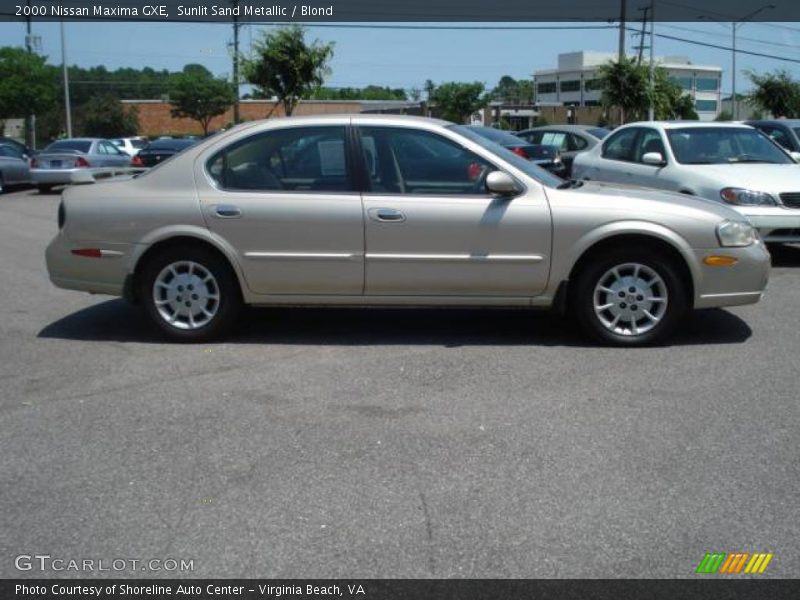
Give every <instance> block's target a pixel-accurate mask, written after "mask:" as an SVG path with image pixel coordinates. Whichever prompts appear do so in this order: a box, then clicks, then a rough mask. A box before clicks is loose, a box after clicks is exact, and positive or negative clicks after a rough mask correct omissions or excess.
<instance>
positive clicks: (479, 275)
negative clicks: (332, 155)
mask: <svg viewBox="0 0 800 600" xmlns="http://www.w3.org/2000/svg"><path fill="white" fill-rule="evenodd" d="M357 131H358V136H357V137H358V139H359V141H360V145H361V148H362V151H361V153H360V155H361V156H362V159H363V160H362V164H361V166H362V171H363V172H362V175H363V180H364V182H365V185H366V188H367V189H366V191H365V192H364V211H365V231H366V240H365V241H366V278H365V279H366V281H365V294H366V295H370V296H495V297H497V296H502V297H520V298H524V297H530V296H533V295H536V294H538V293H539V292H541V291H542V290H543V289H544V288H545V286H546V284H547V278H548V272H549V261H550V248H551V217H550V209H549V205H548V203H547V198H546V197H545V194H544V191H543V189H542V188H541V186H535V188H534V187H533V186H531V189H527V190H526V191H525V192H523V193H521V194H520V195H519V196H517V197H515V198H500V197H493V196H492V195H490V194H488V193H487V192H486V189H485V185H484V184H483V182H484V180H485V175H486V174H487V173H488V172H489V171H491V170H494V169H495V168H496V167H495V165H494V164H492V162H490V160H488V159H485V158H483V157H481V156H479V155H478V154H477V153H475V152H473V151H471V150H469V149H468V148H466V147H464V146H463V145H462V144H460V143H459V142H458V141H456V140H454V139H451V138H449V137H447V136H445V135H443V134H442V133H441V132H434V131H429V130H425V129H423V128H415V127H402V126H383V125H380V126H373V125H371V124H369V123H365V124H363V125H360V126H359V127H358V128H357ZM419 148H425V151H424V152H423V151H422V150H419ZM417 152H418V153H419V154H420V155H422V154H424V156H425V157H426V158H425V161H420V160H417V159H416V158H417V157H416V154H415V153H417ZM421 162H425V163H426V165H425V168H421V167H420V163H421Z"/></svg>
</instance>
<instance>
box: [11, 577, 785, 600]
mask: <svg viewBox="0 0 800 600" xmlns="http://www.w3.org/2000/svg"><path fill="white" fill-rule="evenodd" d="M798 594H800V580H768V579H767V580H764V579H739V580H733V579H702V578H698V579H680V580H654V579H651V580H647V579H636V580H618V579H615V580H600V579H592V580H567V579H555V580H522V579H512V580H497V579H473V580H464V579H460V580H436V579H427V580H425V579H415V580H408V579H383V580H376V579H364V580H357V579H353V580H342V579H333V580H319V579H315V580H294V579H286V580H274V579H273V580H258V579H243V580H233V579H220V580H200V579H197V580H166V579H164V580H153V579H149V580H134V579H76V580H67V579H58V580H45V579H31V580H9V579H5V580H0V598H2V600H12V599H14V600H16V599H23V598H30V599H36V600H85V599H89V598H94V599H99V600H111V599H119V598H128V599H136V600H162V599H164V600H166V599H174V598H181V599H183V600H217V599H219V600H222V599H225V600H236V599H241V600H264V599H270V600H274V599H283V600H300V599H302V600H324V599H335V598H344V599H345V600H360V599H363V600H413V599H417V598H419V599H425V600H428V599H429V600H499V599H502V600H516V599H518V598H519V599H526V600H539V599H541V600H638V599H642V600H644V599H647V600H677V599H680V600H694V599H703V600H762V599H763V600H767V599H769V600H784V599H787V600H788V599H790V598H791V599H792V600H796V598H798V597H799V596H798Z"/></svg>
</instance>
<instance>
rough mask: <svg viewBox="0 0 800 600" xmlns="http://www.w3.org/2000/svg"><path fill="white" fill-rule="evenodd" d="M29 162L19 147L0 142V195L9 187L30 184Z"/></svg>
mask: <svg viewBox="0 0 800 600" xmlns="http://www.w3.org/2000/svg"><path fill="white" fill-rule="evenodd" d="M23 148H24V146H23ZM29 160H30V159H29V158H28V155H27V154H25V153H24V152H23V151H21V150H20V148H19V145H12V144H6V143H4V142H0V194H2V193H3V192H4V191H5V190H6V189H7V188H9V187H11V186H14V185H26V184H29V183H32V180H31V171H30V166H29Z"/></svg>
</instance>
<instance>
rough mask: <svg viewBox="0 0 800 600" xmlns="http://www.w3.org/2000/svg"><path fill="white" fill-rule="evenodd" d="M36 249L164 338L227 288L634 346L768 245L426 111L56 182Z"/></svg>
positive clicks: (660, 196) (710, 302) (665, 200)
mask: <svg viewBox="0 0 800 600" xmlns="http://www.w3.org/2000/svg"><path fill="white" fill-rule="evenodd" d="M47 266H48V270H49V272H50V277H51V279H52V281H53V282H54V283H55V284H56V285H57V286H59V287H63V288H67V289H74V290H82V291H86V292H93V293H103V294H112V295H122V296H124V297H126V298H127V299H128V300H130V301H131V302H134V303H137V304H140V305H142V306H143V308H144V310H145V311H146V313H147V315H148V316H149V318H150V319H151V320H152V321H153V323H155V325H156V326H157V327H158V328H160V329H161V331H163V332H165V333H166V334H167V335H168V336H169V337H170V338H172V339H174V340H180V341H205V340H210V339H214V338H219V337H221V336H222V335H223V334H225V333H226V332H227V331H228V330H229V329H230V327H231V325H232V324H233V323H234V322H235V320H236V318H237V315H238V313H239V312H240V311H239V309H240V308H241V307H242V305H244V304H251V305H372V306H375V305H378V306H387V305H395V306H498V307H499V306H518V307H533V308H551V307H555V308H558V309H559V310H562V311H564V312H566V313H568V314H570V315H572V316H573V317H574V318H575V319H577V321H578V322H579V323H580V325H581V326H582V328H583V329H584V330H585V332H586V333H587V334H589V335H591V336H592V337H594V338H596V339H598V340H600V341H602V342H606V343H613V344H620V345H638V344H647V343H653V342H656V341H658V340H661V339H664V337H665V336H667V335H668V334H669V333H670V332H671V331H673V329H674V328H675V326H676V324H677V323H678V322H679V321H680V319H681V317H682V316H683V315H684V314H685V313H686V312H687V311H688V310H690V309H693V308H707V307H718V306H735V305H742V304H749V303H753V302H757V301H758V300H759V299H760V298H761V296H762V294H763V291H764V288H765V286H766V283H767V277H768V272H769V255H768V253H767V251H766V250H765V248H764V244H763V243H762V242H761V240H760V239H759V237H758V234H757V233H756V231H755V230H754V229H753V227H752V226H751V225H750V224H749V223H748V222H747V220H746V218H745V217H743V216H742V215H741V214H740V213H738V212H736V211H734V210H733V209H730V208H728V207H726V206H723V205H721V204H719V203H715V202H712V201H708V200H702V199H698V198H693V197H689V196H685V195H678V194H673V193H668V192H659V191H652V190H643V189H636V188H623V187H613V186H610V185H604V184H599V183H594V182H585V183H570V182H565V181H563V180H561V179H559V178H558V177H555V176H554V175H552V174H550V173H548V172H546V171H544V170H542V169H541V168H539V167H537V166H536V165H534V164H532V163H531V162H529V161H527V160H525V159H523V158H521V157H519V156H517V155H515V154H513V153H512V152H509V151H508V150H506V149H504V148H502V147H500V146H498V145H496V144H494V143H493V142H491V141H489V140H487V139H485V138H483V137H481V136H478V135H477V134H475V133H474V132H472V131H470V130H469V129H468V128H466V127H463V126H460V125H453V124H451V123H447V122H444V121H437V120H432V119H424V118H414V117H395V116H366V115H364V116H359V115H347V116H327V117H308V118H302V117H301V118H288V119H273V120H268V121H260V122H251V123H246V124H243V125H239V126H237V127H234V128H232V129H231V130H229V131H227V132H225V133H223V134H220V135H217V136H214V137H211V138H209V139H207V140H205V141H204V142H201V143H199V144H198V145H196V146H194V147H192V148H190V149H188V150H186V151H184V152H183V153H181V154H179V155H177V156H175V157H174V158H172V159H170V160H168V161H166V162H164V163H162V164H161V165H159V166H157V167H155V168H153V169H151V170H150V171H149V172H147V173H144V174H141V175H139V176H136V177H133V178H128V179H124V180H116V181H115V180H111V181H106V182H103V183H95V184H90V185H77V186H73V187H70V188H68V189H67V190H66V191H65V192H64V194H63V198H62V203H61V206H60V207H59V231H58V234H57V235H56V237H55V239H54V240H53V241H52V242H51V244H50V245H49V247H48V248H47Z"/></svg>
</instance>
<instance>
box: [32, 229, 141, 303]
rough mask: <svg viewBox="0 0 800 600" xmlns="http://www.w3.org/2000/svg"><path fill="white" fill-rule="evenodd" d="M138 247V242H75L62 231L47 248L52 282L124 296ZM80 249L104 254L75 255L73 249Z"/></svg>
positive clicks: (77, 288) (80, 289)
mask: <svg viewBox="0 0 800 600" xmlns="http://www.w3.org/2000/svg"><path fill="white" fill-rule="evenodd" d="M136 247H137V245H136V244H120V243H111V242H86V243H80V242H74V241H72V240H70V239H69V238H67V237H66V236H65V235H64V234H63V232H60V231H59V232H58V233H57V234H56V236H55V238H53V241H51V242H50V244H49V245H48V246H47V250H45V261H46V263H47V271H48V273H49V275H50V281H52V282H53V284H54V285H55V286H56V287H60V288H64V289H67V290H78V291H81V292H90V293H92V294H109V295H111V296H122V294H123V290H124V286H125V278H126V277H127V275H128V272H129V264H130V263H131V260H132V257H133V255H134V250H135V248H136ZM79 248H97V249H99V250H100V251H101V256H100V257H98V258H95V257H88V256H76V255H75V254H72V250H76V249H79Z"/></svg>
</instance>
